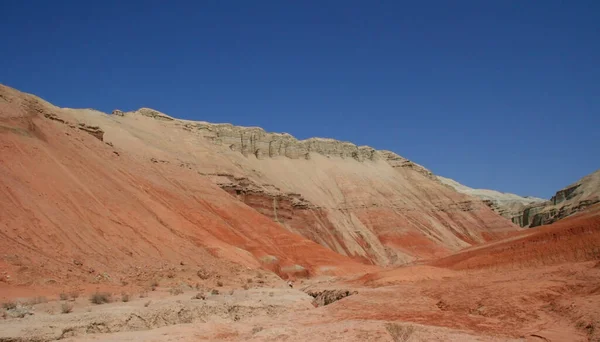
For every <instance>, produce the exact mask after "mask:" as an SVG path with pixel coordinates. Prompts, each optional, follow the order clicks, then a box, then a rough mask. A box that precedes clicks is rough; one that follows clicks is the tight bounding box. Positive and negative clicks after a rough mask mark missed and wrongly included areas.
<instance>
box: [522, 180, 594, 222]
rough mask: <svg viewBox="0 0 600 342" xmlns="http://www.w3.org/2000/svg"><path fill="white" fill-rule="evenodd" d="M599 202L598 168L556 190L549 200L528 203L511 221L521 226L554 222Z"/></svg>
mask: <svg viewBox="0 0 600 342" xmlns="http://www.w3.org/2000/svg"><path fill="white" fill-rule="evenodd" d="M598 202H600V170H596V171H595V172H593V173H591V174H589V175H587V176H585V177H583V178H581V179H580V180H579V181H577V182H575V183H573V184H571V185H569V186H566V187H564V188H562V189H561V190H559V191H557V192H556V194H555V195H554V196H552V198H551V199H550V200H549V201H545V202H542V203H535V204H530V205H528V206H526V207H525V208H523V213H522V214H521V215H519V216H517V217H516V218H514V219H513V222H515V223H516V224H519V225H520V226H523V227H537V226H541V225H545V224H550V223H554V222H556V221H558V220H561V219H563V218H565V217H568V216H571V215H573V214H575V213H577V212H580V211H582V210H584V209H586V208H588V207H590V206H592V205H594V204H596V203H598Z"/></svg>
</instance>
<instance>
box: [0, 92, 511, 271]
mask: <svg viewBox="0 0 600 342" xmlns="http://www.w3.org/2000/svg"><path fill="white" fill-rule="evenodd" d="M0 144H1V145H0V148H1V149H2V153H0V161H1V163H0V193H1V196H0V216H1V217H2V218H3V219H2V220H1V223H0V227H1V230H0V235H1V236H2V238H1V239H0V241H1V242H0V247H1V250H2V251H3V254H5V255H9V256H12V257H7V258H5V259H4V260H3V261H0V262H1V263H0V268H2V269H6V270H11V272H13V274H14V272H17V273H18V274H17V277H18V278H21V279H22V280H24V281H25V280H26V279H36V277H35V276H34V273H36V272H37V273H41V274H46V276H45V278H49V277H52V279H53V280H54V281H66V279H69V278H73V277H75V278H77V277H79V278H81V279H84V280H85V279H89V278H90V277H99V276H100V275H102V274H104V273H107V274H108V273H110V274H111V277H116V276H118V275H119V274H121V275H131V274H132V272H133V273H135V274H137V273H140V272H141V271H140V270H139V269H137V268H136V267H139V265H140V263H142V264H143V265H146V266H147V269H145V271H148V272H150V269H153V270H154V268H156V270H154V271H155V272H158V271H160V270H163V271H164V270H165V269H168V268H169V267H171V268H172V267H175V266H174V265H178V264H179V263H180V262H184V261H183V260H187V262H193V263H197V264H199V265H200V264H213V265H214V266H215V267H217V268H219V267H221V266H218V265H220V264H222V263H230V262H232V263H234V264H240V263H241V264H243V265H247V266H249V267H268V268H271V269H274V270H275V271H276V272H278V274H280V275H282V276H287V275H289V274H295V273H305V274H323V273H333V274H334V273H336V272H337V273H339V272H342V273H343V272H347V271H349V270H357V269H363V268H364V267H367V265H390V264H403V263H407V262H411V261H414V260H422V259H430V258H435V257H439V256H444V255H448V254H450V253H452V252H454V251H457V250H459V249H462V248H465V247H468V246H472V245H474V244H479V243H482V242H485V241H488V240H493V239H495V238H498V237H501V236H504V235H506V234H509V233H511V232H513V231H515V230H518V229H519V228H518V227H517V226H515V225H513V224H512V223H511V222H510V221H508V220H506V219H505V218H503V217H501V216H499V215H497V214H496V213H494V212H493V211H492V210H490V209H489V208H488V206H486V205H485V204H484V203H483V202H481V201H479V200H477V199H474V198H472V197H470V196H467V195H464V194H461V193H458V192H456V191H454V190H452V189H450V188H448V187H446V186H443V185H442V184H440V183H439V182H438V181H437V180H436V179H435V177H434V176H433V175H432V174H431V172H429V171H428V170H426V169H425V168H423V167H422V166H419V165H417V164H415V163H413V162H411V161H409V160H406V159H405V158H402V157H401V156H399V155H397V154H395V153H393V152H389V151H377V150H375V149H373V148H370V147H367V146H356V145H354V144H351V143H348V142H340V141H336V140H332V139H321V138H313V139H307V140H297V139H295V138H294V137H292V136H291V135H289V134H285V133H281V134H280V133H267V132H265V131H264V130H263V129H261V128H256V127H238V126H233V125H231V124H211V123H207V122H195V121H187V120H178V119H175V118H173V117H170V116H168V115H166V114H163V113H160V112H158V111H155V110H152V109H146V108H142V109H139V110H136V111H132V112H121V111H114V112H113V114H105V113H102V112H99V111H95V110H91V109H68V108H58V107H56V106H53V105H52V104H50V103H48V102H46V101H44V100H41V99H39V98H37V97H35V96H32V95H29V94H25V93H21V92H19V91H17V90H14V89H12V88H9V87H5V86H0ZM82 263H83V264H84V265H85V267H82V266H81V264H82ZM41 265H43V266H41ZM66 265H71V266H69V267H67V266H66ZM72 265H76V266H75V267H73V266H72ZM223 267H225V266H223ZM232 267H233V266H232ZM15 270H16V271H15ZM18 270H21V271H18ZM25 270H26V271H25ZM69 270H70V271H69ZM109 270H110V271H109ZM154 271H153V272H154ZM19 272H21V273H19ZM136 272H137V273H136ZM142 273H143V272H142ZM79 278H78V279H79ZM13 279H14V278H13ZM37 279H39V277H37ZM94 279H95V278H94Z"/></svg>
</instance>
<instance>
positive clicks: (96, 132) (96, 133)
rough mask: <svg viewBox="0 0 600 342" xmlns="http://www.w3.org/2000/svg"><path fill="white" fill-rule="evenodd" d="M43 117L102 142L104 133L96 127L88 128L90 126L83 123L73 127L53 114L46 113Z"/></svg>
mask: <svg viewBox="0 0 600 342" xmlns="http://www.w3.org/2000/svg"><path fill="white" fill-rule="evenodd" d="M44 117H45V118H47V119H50V120H53V121H58V122H60V123H62V124H65V125H69V126H70V127H71V128H75V127H77V128H79V129H80V130H82V131H84V132H86V133H88V134H90V135H92V136H93V137H95V138H96V139H98V140H100V141H104V131H103V130H102V129H100V127H98V126H90V125H86V124H85V123H79V124H78V125H77V126H75V124H73V123H70V122H68V121H65V120H63V119H61V118H60V117H58V116H57V115H56V114H54V113H46V114H45V115H44Z"/></svg>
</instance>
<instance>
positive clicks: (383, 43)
mask: <svg viewBox="0 0 600 342" xmlns="http://www.w3.org/2000/svg"><path fill="white" fill-rule="evenodd" d="M0 32H2V35H1V36H0V37H1V40H2V42H1V43H0V83H3V84H6V85H9V86H12V87H15V88H17V89H19V90H22V91H26V92H30V93H34V94H36V95H38V96H41V97H42V98H44V99H46V100H48V101H50V102H52V103H54V104H56V105H58V106H62V107H86V108H96V109H99V110H102V111H105V112H111V111H112V110H113V109H115V108H119V109H122V110H133V109H137V108H139V107H150V108H154V109H157V110H159V111H162V112H164V113H167V114H169V115H172V116H175V117H179V118H186V119H197V120H205V121H210V122H230V123H233V124H237V125H246V126H248V125H251V126H260V127H263V128H265V129H266V130H268V131H276V132H288V133H290V134H293V135H295V136H296V137H298V138H308V137H312V136H319V137H331V138H336V139H340V140H346V141H351V142H353V143H356V144H358V145H370V146H373V147H375V148H377V149H388V150H392V151H395V152H397V153H398V154H400V155H402V156H404V157H406V158H409V159H411V160H413V161H415V162H417V163H420V164H422V165H424V166H426V167H427V168H429V169H431V170H432V171H433V172H434V173H436V174H440V175H443V176H446V177H450V178H453V179H455V180H457V181H459V182H461V183H463V184H466V185H468V186H471V187H479V188H490V189H496V190H500V191H505V192H514V193H517V194H520V195H534V196H540V197H547V198H549V197H550V196H551V195H552V194H553V193H554V192H555V191H556V190H558V189H560V188H562V187H563V186H566V185H568V184H570V183H572V182H574V181H576V180H577V179H579V178H580V177H582V176H584V175H586V174H588V173H591V172H593V171H595V170H596V169H598V168H600V1H597V0H591V1H552V0H543V1H542V0H531V1H508V0H492V1H480V0H477V1H460V0H457V1H445V0H439V1H410V2H405V1H399V0H397V1H366V0H365V1H350V0H344V1H280V0H277V1H194V2H192V1H189V2H187V1H169V2H168V1H39V2H35V1H24V0H23V1H2V3H0Z"/></svg>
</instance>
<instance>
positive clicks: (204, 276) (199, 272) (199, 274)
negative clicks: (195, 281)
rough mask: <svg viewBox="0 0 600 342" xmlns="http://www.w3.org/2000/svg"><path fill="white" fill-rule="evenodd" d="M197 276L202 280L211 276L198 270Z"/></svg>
mask: <svg viewBox="0 0 600 342" xmlns="http://www.w3.org/2000/svg"><path fill="white" fill-rule="evenodd" d="M196 275H197V276H198V277H199V278H200V279H202V280H206V279H208V278H210V274H209V273H208V272H207V271H205V270H198V272H196Z"/></svg>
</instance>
